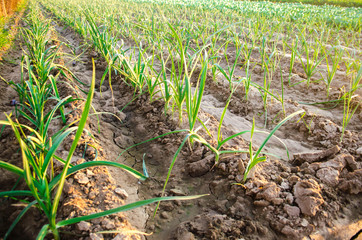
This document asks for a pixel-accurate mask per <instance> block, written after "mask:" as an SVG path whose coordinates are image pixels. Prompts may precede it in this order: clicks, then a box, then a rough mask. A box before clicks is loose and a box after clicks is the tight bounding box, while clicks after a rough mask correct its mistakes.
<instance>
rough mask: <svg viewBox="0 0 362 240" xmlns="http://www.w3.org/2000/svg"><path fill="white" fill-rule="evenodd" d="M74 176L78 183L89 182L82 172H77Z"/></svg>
mask: <svg viewBox="0 0 362 240" xmlns="http://www.w3.org/2000/svg"><path fill="white" fill-rule="evenodd" d="M74 178H75V180H76V181H77V182H78V183H80V184H87V183H88V182H89V178H88V177H87V176H86V175H85V174H84V173H77V174H76V175H75V177H74Z"/></svg>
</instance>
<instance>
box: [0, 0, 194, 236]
mask: <svg viewBox="0 0 362 240" xmlns="http://www.w3.org/2000/svg"><path fill="white" fill-rule="evenodd" d="M30 9H31V10H30V13H29V16H28V19H29V21H28V24H29V26H30V28H29V29H27V30H26V29H24V30H23V33H24V34H23V37H24V41H25V42H26V46H27V47H28V49H27V50H28V53H27V54H26V56H24V59H25V60H24V62H25V64H26V71H23V74H22V79H21V83H20V84H15V83H12V84H13V86H14V87H15V89H16V90H17V92H18V93H19V99H20V101H19V102H20V103H19V106H18V108H19V109H18V115H19V116H22V117H24V118H25V119H26V120H28V123H30V125H27V123H24V124H21V123H19V121H18V120H17V119H15V120H13V118H12V116H11V115H6V117H7V120H6V121H0V124H1V125H4V126H10V127H11V128H12V130H13V132H14V134H15V136H16V139H17V140H18V142H19V145H20V151H21V156H22V168H21V167H18V166H16V165H13V164H10V163H8V162H5V161H0V167H1V168H3V169H5V170H8V171H10V172H13V173H14V174H17V175H18V176H19V177H20V178H21V179H23V180H24V181H25V183H26V184H27V186H28V188H29V190H11V191H5V192H0V197H11V198H13V199H21V198H22V197H28V198H27V199H32V200H22V201H25V202H27V203H28V205H27V206H26V207H25V208H24V209H23V210H22V211H21V212H20V214H19V215H18V216H17V217H16V219H15V220H14V222H13V223H12V225H11V226H10V227H9V229H8V231H7V233H6V235H5V236H4V239H7V238H9V236H10V233H11V231H12V230H13V229H14V227H15V226H16V224H17V223H18V222H19V221H20V220H21V218H22V217H23V216H24V215H25V214H26V212H27V211H28V210H29V209H30V208H31V207H34V206H35V207H37V208H38V209H39V210H40V211H41V212H42V213H43V214H44V215H45V217H46V218H47V219H48V223H47V224H45V225H44V226H43V227H42V228H41V230H40V232H39V233H38V236H37V239H44V238H45V237H46V236H47V234H49V233H50V234H52V235H53V238H54V239H60V233H61V228H62V227H64V226H67V225H70V224H74V223H78V222H80V221H88V220H91V219H94V218H99V217H103V216H107V215H110V214H114V213H118V212H122V211H126V210H130V209H133V208H137V207H140V206H144V205H146V204H150V203H153V202H158V201H161V200H176V199H178V200H188V199H194V198H197V197H200V196H191V197H161V198H154V199H148V200H142V201H138V202H135V203H131V204H127V205H124V206H120V207H117V208H114V209H110V210H107V211H103V212H99V213H94V214H90V215H86V216H81V217H75V218H70V219H66V220H58V218H57V212H58V208H59V205H60V199H61V195H62V192H63V187H64V183H65V180H66V178H67V177H68V176H70V175H71V174H74V173H76V172H78V171H80V170H83V169H86V168H88V167H92V166H100V165H105V166H113V167H119V168H121V169H123V170H125V171H127V172H128V173H130V174H132V175H133V176H135V177H137V178H139V179H141V180H145V179H146V176H145V175H143V174H141V173H139V172H138V171H136V170H134V169H132V168H130V167H128V166H125V165H123V164H119V163H115V162H108V161H92V162H85V163H82V164H79V165H76V166H74V165H72V164H71V159H72V156H73V154H74V152H75V150H76V148H77V145H78V142H79V140H80V138H81V136H82V134H84V133H83V132H84V131H85V125H86V121H87V118H88V116H89V112H90V109H91V103H92V99H93V94H94V86H95V70H94V69H95V67H94V63H93V77H92V82H91V85H90V89H89V91H88V96H87V99H86V100H85V103H84V106H83V113H82V116H81V118H80V120H78V122H77V123H76V122H75V123H73V124H78V127H70V126H68V125H67V126H65V127H63V128H62V129H61V130H59V131H58V132H57V133H55V134H54V135H52V136H49V127H50V126H51V122H52V120H53V119H55V118H56V117H57V112H58V111H59V112H60V115H61V117H62V118H63V117H65V113H64V110H62V107H64V106H65V105H66V104H67V103H69V102H71V101H74V100H75V99H73V98H72V97H71V96H68V97H65V98H63V99H61V98H60V97H59V94H58V92H57V88H56V85H57V80H56V77H54V76H53V75H51V73H50V71H49V69H53V70H54V69H57V70H58V71H59V70H60V69H61V67H60V66H56V64H54V59H55V58H57V56H58V55H57V51H56V50H55V49H54V47H49V48H47V46H48V45H49V43H50V41H49V39H48V38H47V36H48V34H49V26H50V21H47V20H45V19H42V16H41V14H39V13H40V11H39V8H38V7H37V5H36V3H34V2H31V5H30ZM49 55H50V56H49ZM29 59H31V60H29ZM44 66H46V67H44ZM23 69H24V68H23ZM24 72H27V74H26V73H24ZM25 75H26V76H25ZM50 100H55V101H56V102H55V103H54V104H52V105H51V104H50ZM78 100H82V99H78ZM48 108H51V111H50V112H47V113H46V109H48ZM74 132H75V136H74V140H73V142H72V145H71V148H70V150H69V153H68V155H67V157H66V158H65V159H63V158H61V157H59V156H58V155H57V154H56V151H57V149H58V148H59V146H61V144H62V142H63V141H64V140H65V139H66V138H67V137H68V136H69V135H71V134H74ZM54 161H58V162H59V163H61V164H63V169H62V170H61V172H60V173H57V172H54V169H53V162H54ZM29 197H30V198H29Z"/></svg>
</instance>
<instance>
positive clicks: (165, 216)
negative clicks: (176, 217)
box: [161, 212, 170, 219]
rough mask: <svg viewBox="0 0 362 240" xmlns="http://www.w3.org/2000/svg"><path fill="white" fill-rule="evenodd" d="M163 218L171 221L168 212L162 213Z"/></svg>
mask: <svg viewBox="0 0 362 240" xmlns="http://www.w3.org/2000/svg"><path fill="white" fill-rule="evenodd" d="M161 218H163V219H169V218H170V216H169V215H168V213H167V212H162V213H161Z"/></svg>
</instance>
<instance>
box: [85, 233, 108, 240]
mask: <svg viewBox="0 0 362 240" xmlns="http://www.w3.org/2000/svg"><path fill="white" fill-rule="evenodd" d="M89 237H90V239H91V240H103V239H104V238H103V235H102V234H100V233H91V234H89Z"/></svg>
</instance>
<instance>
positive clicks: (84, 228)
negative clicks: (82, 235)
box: [77, 221, 91, 231]
mask: <svg viewBox="0 0 362 240" xmlns="http://www.w3.org/2000/svg"><path fill="white" fill-rule="evenodd" d="M90 227H91V224H90V223H89V222H85V221H81V222H79V223H78V224H77V228H78V230H80V231H89V229H90Z"/></svg>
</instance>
